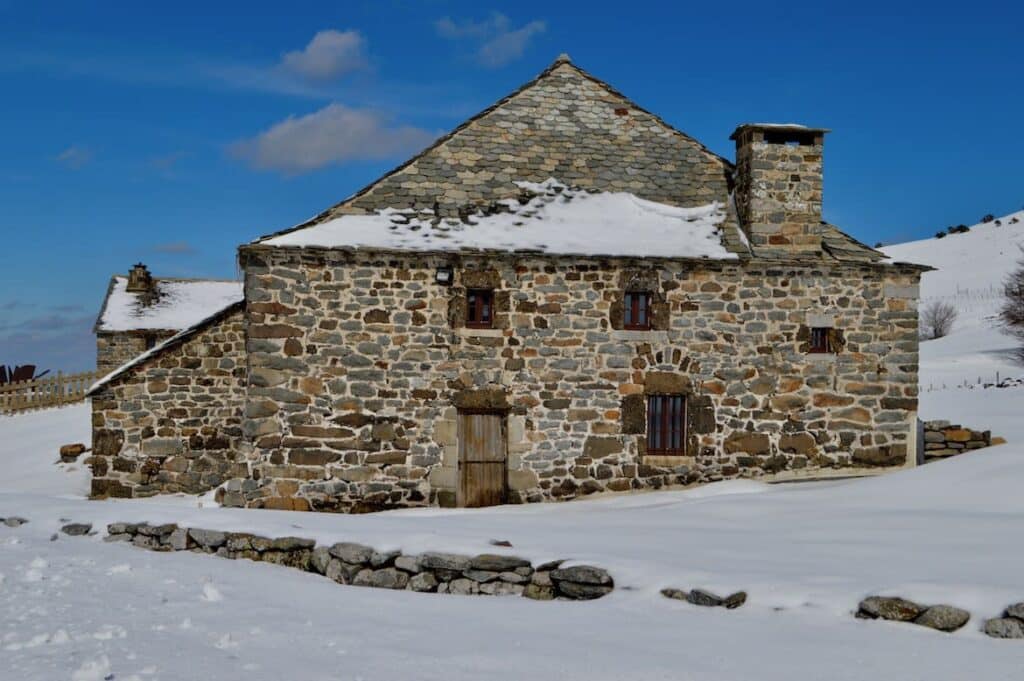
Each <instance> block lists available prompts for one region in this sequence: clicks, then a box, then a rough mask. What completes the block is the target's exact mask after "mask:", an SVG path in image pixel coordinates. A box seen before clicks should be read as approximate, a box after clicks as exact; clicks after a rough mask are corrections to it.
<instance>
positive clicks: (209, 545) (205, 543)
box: [107, 527, 228, 549]
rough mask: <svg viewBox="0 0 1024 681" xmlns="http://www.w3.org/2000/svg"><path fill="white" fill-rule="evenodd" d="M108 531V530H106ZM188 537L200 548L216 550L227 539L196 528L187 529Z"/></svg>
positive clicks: (224, 536)
mask: <svg viewBox="0 0 1024 681" xmlns="http://www.w3.org/2000/svg"><path fill="white" fill-rule="evenodd" d="M107 529H108V531H109V528H107ZM188 536H190V537H191V538H192V540H193V541H194V542H195V543H196V544H199V545H200V546H202V547H203V548H204V549H216V548H219V547H221V546H224V544H225V542H227V540H228V537H227V534H225V533H224V532H220V531H218V530H203V529H201V528H198V527H192V528H189V531H188Z"/></svg>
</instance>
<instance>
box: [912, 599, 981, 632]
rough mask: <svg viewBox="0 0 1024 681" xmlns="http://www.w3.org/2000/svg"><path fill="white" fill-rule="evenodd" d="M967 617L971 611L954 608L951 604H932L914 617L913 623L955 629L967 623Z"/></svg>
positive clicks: (948, 629) (940, 628)
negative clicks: (918, 615)
mask: <svg viewBox="0 0 1024 681" xmlns="http://www.w3.org/2000/svg"><path fill="white" fill-rule="evenodd" d="M969 619H971V613H969V612H967V611H966V610H962V609H960V608H954V607H953V606H952V605H933V606H931V607H930V608H928V609H927V610H925V611H924V612H923V613H922V614H921V616H920V617H918V618H917V619H915V620H914V624H919V625H921V626H922V627H929V628H931V629H938V630H939V631H956V630H957V629H959V628H960V627H962V626H964V625H965V624H967V620H969Z"/></svg>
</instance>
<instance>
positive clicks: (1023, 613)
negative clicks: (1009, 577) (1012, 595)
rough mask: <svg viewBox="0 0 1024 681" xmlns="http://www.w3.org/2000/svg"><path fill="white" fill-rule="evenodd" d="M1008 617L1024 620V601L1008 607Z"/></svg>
mask: <svg viewBox="0 0 1024 681" xmlns="http://www.w3.org/2000/svg"><path fill="white" fill-rule="evenodd" d="M1006 617H1016V618H1017V619H1019V620H1024V603H1014V604H1013V605H1011V606H1009V607H1007V608H1006Z"/></svg>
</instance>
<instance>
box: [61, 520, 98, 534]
mask: <svg viewBox="0 0 1024 681" xmlns="http://www.w3.org/2000/svg"><path fill="white" fill-rule="evenodd" d="M60 531H61V532H63V533H64V534H66V535H68V536H69V537H81V536H82V535H85V534H89V533H90V532H92V523H68V524H67V525H65V526H64V527H62V528H60Z"/></svg>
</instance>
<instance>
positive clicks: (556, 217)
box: [259, 178, 737, 259]
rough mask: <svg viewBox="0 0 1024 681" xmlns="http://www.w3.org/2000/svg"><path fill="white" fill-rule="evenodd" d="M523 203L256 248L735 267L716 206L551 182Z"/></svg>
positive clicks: (271, 241) (315, 230) (397, 217)
mask: <svg viewBox="0 0 1024 681" xmlns="http://www.w3.org/2000/svg"><path fill="white" fill-rule="evenodd" d="M516 184H517V185H518V186H519V188H520V189H521V190H523V196H522V197H521V198H520V199H505V200H502V201H498V202H497V203H496V204H495V206H494V207H495V209H496V210H495V212H493V213H490V214H487V215H485V214H483V213H482V212H477V213H476V214H474V215H470V216H469V217H468V218H467V219H466V220H458V219H454V218H452V219H442V218H439V217H437V216H436V215H434V213H433V211H431V210H429V209H426V210H419V211H416V210H413V209H394V208H387V209H384V210H381V211H378V212H376V213H373V214H370V215H343V216H340V217H337V218H334V219H332V220H328V221H325V222H321V223H319V224H315V225H311V226H309V227H304V228H302V229H298V230H295V231H292V232H287V233H284V234H280V235H277V236H271V237H269V238H267V239H265V240H263V241H261V242H259V243H261V244H263V245H268V246H313V247H323V248H368V249H386V250H400V251H402V250H405V251H463V250H490V251H493V250H499V251H510V252H512V251H537V252H541V253H552V254H559V255H609V256H641V257H642V256H660V257H679V258H714V259H735V258H736V257H737V256H736V254H734V253H730V252H729V251H728V250H726V249H725V247H724V246H723V245H722V233H721V229H722V228H721V225H722V222H723V221H724V220H725V217H726V211H725V206H724V205H723V204H722V203H719V202H714V203H711V204H708V205H705V206H698V207H695V208H679V207H677V206H669V205H667V204H662V203H656V202H654V201H647V200H645V199H641V198H639V197H637V196H635V195H633V194H629V193H626V192H588V191H586V190H582V189H579V188H570V187H568V186H566V185H564V184H562V183H561V182H559V181H558V180H555V179H554V178H551V179H548V180H546V181H544V182H539V183H538V182H517V183H516Z"/></svg>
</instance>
